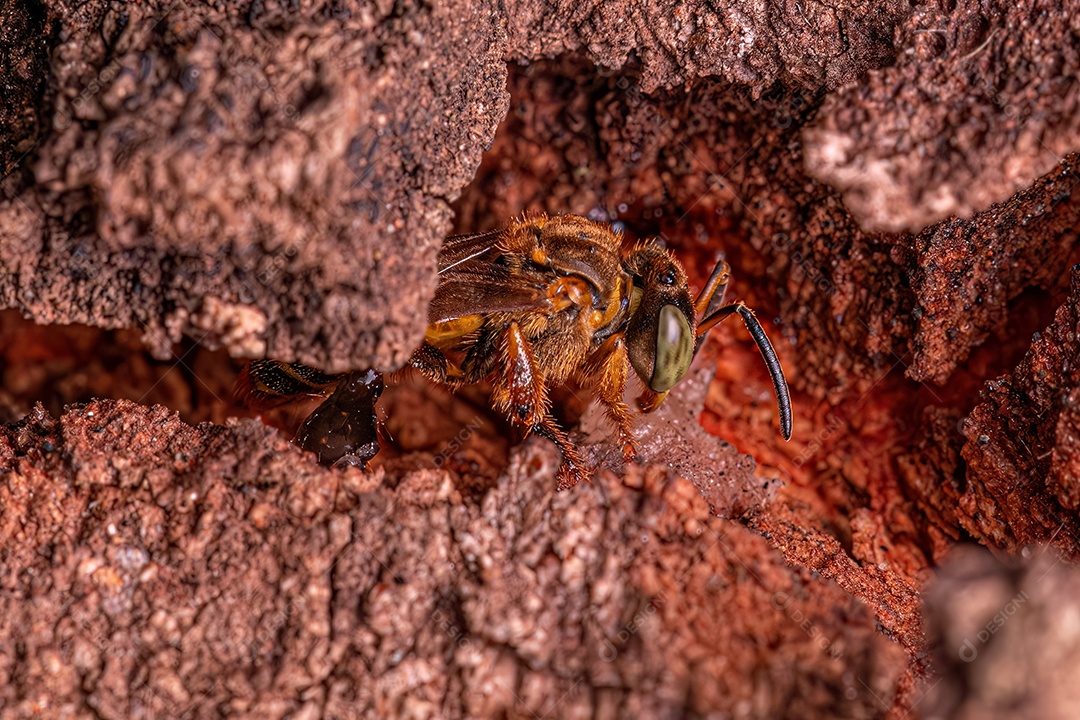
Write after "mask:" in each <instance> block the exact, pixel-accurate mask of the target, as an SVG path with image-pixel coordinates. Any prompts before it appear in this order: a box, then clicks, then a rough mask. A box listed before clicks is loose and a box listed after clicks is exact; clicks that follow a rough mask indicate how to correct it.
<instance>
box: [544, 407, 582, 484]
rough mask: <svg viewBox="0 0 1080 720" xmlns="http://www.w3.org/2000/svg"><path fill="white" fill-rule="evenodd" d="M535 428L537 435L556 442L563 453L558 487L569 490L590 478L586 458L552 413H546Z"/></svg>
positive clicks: (557, 476) (558, 475)
mask: <svg viewBox="0 0 1080 720" xmlns="http://www.w3.org/2000/svg"><path fill="white" fill-rule="evenodd" d="M533 429H534V430H535V431H536V434H537V435H543V436H544V437H546V438H547V439H548V440H550V441H551V442H553V443H555V447H557V448H559V452H561V453H562V462H561V463H560V464H559V470H558V472H557V473H556V475H555V477H556V479H557V480H558V483H559V484H558V487H557V489H559V490H568V489H570V488H572V487H574V486H575V485H577V484H578V483H579V482H581V481H582V480H588V479H589V471H588V470H587V469H586V468H587V466H586V465H585V459H584V458H583V457H581V454H580V453H579V452H578V450H577V448H576V447H575V446H574V443H573V441H571V440H570V436H569V435H567V434H566V431H565V430H563V429H562V428H561V427H559V424H558V423H557V422H555V418H554V417H552V416H551V413H546V414H545V415H544V419H543V420H542V421H541V422H540V424H539V425H537V426H536V427H534V428H533Z"/></svg>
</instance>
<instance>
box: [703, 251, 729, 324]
mask: <svg viewBox="0 0 1080 720" xmlns="http://www.w3.org/2000/svg"><path fill="white" fill-rule="evenodd" d="M730 278H731V266H730V265H728V264H727V263H726V262H724V261H723V260H721V261H719V262H718V263H716V267H714V268H713V271H712V274H711V275H709V279H708V280H706V281H705V287H703V288H701V292H700V293H699V294H698V296H697V300H695V301H694V311H695V312H696V313H697V316H698V318H699V319H702V320H703V319H705V318H707V317H708V316H710V315H712V314H713V313H714V312H716V311H717V310H718V309H720V308H721V307H722V306H723V304H724V293H725V291H726V290H727V284H728V280H729V279H730Z"/></svg>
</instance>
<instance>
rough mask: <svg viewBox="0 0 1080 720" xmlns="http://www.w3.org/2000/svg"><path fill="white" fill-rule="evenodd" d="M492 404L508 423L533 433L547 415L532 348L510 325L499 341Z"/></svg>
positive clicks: (513, 324) (541, 382)
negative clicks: (515, 424) (507, 419)
mask: <svg viewBox="0 0 1080 720" xmlns="http://www.w3.org/2000/svg"><path fill="white" fill-rule="evenodd" d="M498 346H499V350H498V362H499V365H500V366H501V367H497V368H496V371H495V373H494V375H495V377H494V380H493V384H494V387H493V389H492V393H491V394H492V400H493V401H494V403H495V406H496V407H497V408H499V410H501V411H502V412H504V413H505V414H506V416H507V417H509V418H510V421H511V422H514V423H517V424H520V425H524V426H525V427H526V428H528V429H535V427H536V426H538V425H540V424H542V423H543V421H544V418H545V416H546V415H547V414H548V398H547V388H545V387H544V378H543V376H542V375H541V374H540V371H539V370H538V369H537V367H536V356H535V354H534V353H533V349H532V344H531V343H530V342H529V341H528V340H527V339H526V338H525V336H524V335H522V334H521V328H519V327H518V324H517V323H516V322H511V323H510V324H509V325H508V326H507V328H506V331H505V332H504V333H503V334H502V337H500V338H499V343H498Z"/></svg>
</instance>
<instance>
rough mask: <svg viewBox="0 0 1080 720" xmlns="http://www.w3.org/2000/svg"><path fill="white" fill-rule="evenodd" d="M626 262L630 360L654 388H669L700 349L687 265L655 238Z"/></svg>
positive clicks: (639, 373)
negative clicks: (630, 285)
mask: <svg viewBox="0 0 1080 720" xmlns="http://www.w3.org/2000/svg"><path fill="white" fill-rule="evenodd" d="M624 266H625V269H626V271H627V272H628V273H629V274H630V277H631V278H632V279H633V283H634V287H633V291H632V293H631V296H630V319H629V322H628V324H627V328H626V350H627V354H628V355H629V356H630V364H631V365H632V366H633V368H634V371H635V372H636V373H637V374H638V377H640V378H641V380H642V381H643V382H644V383H645V385H646V386H647V387H648V388H649V389H650V390H652V391H653V392H655V393H666V392H667V391H668V390H670V389H671V388H672V387H674V386H675V385H676V384H677V383H678V382H679V381H680V380H682V379H683V376H684V375H686V371H687V370H689V369H690V363H691V362H692V361H693V359H694V353H695V349H696V338H697V320H696V318H695V315H694V304H693V301H692V300H691V297H690V286H689V283H688V282H687V279H686V271H685V270H683V268H682V265H680V264H679V261H678V260H676V259H675V256H674V255H672V254H671V253H670V252H668V251H667V250H665V249H664V248H662V247H660V246H659V245H656V244H650V245H643V246H639V247H637V248H636V249H634V251H633V252H631V253H630V255H629V256H627V258H626V261H625V262H624Z"/></svg>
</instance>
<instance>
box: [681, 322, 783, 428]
mask: <svg viewBox="0 0 1080 720" xmlns="http://www.w3.org/2000/svg"><path fill="white" fill-rule="evenodd" d="M733 313H739V315H740V316H741V317H742V320H743V325H745V326H746V330H747V332H749V333H750V337H752V338H754V342H755V343H756V344H757V346H758V350H759V351H760V352H761V357H762V358H763V359H764V360H765V367H767V368H768V369H769V377H770V378H771V379H772V384H773V390H774V391H775V392H776V404H777V406H778V407H779V409H780V434H781V435H783V436H784V439H785V440H790V439H791V393H790V391H789V390H788V384H787V379H786V378H784V370H783V368H781V367H780V358H778V357H777V356H776V350H775V349H774V348H773V346H772V343H771V342H769V336H768V335H766V334H765V330H764V329H763V328H762V327H761V323H760V322H758V319H757V317H756V316H755V315H754V311H753V310H751V309H750V308H748V307H746V305H745V304H744V303H742V302H741V301H740V302H736V303H732V304H731V305H726V306H724V307H722V308H720V309H719V310H717V311H716V312H714V313H713V314H711V315H709V316H708V317H707V318H705V319H704V320H702V321H701V324H700V325H698V343H699V344H700V342H701V340H702V339H703V338H704V337H705V333H707V332H709V330H711V329H712V328H714V327H715V326H716V324H717V323H719V322H720V321H721V320H723V319H724V318H726V317H727V316H728V315H731V314H733Z"/></svg>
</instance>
